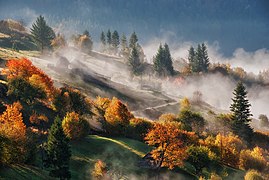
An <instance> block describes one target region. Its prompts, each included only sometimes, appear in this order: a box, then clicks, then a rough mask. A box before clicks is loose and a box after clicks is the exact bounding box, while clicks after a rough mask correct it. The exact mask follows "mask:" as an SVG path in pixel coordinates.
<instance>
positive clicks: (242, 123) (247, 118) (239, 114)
mask: <svg viewBox="0 0 269 180" xmlns="http://www.w3.org/2000/svg"><path fill="white" fill-rule="evenodd" d="M233 94H234V98H232V101H233V103H232V104H231V106H230V110H231V112H232V120H231V127H232V130H233V132H234V133H235V134H236V135H238V136H239V137H241V138H243V139H244V140H245V141H247V142H249V140H250V139H251V135H252V133H253V129H252V128H251V127H250V122H251V116H252V114H251V113H250V106H251V105H250V103H249V101H248V99H247V91H246V88H245V86H244V85H243V83H242V82H239V83H238V84H237V86H236V88H235V90H234V92H233Z"/></svg>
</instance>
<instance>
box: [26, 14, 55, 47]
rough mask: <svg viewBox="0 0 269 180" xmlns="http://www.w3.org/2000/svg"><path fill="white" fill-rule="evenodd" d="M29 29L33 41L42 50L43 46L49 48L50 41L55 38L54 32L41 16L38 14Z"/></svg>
mask: <svg viewBox="0 0 269 180" xmlns="http://www.w3.org/2000/svg"><path fill="white" fill-rule="evenodd" d="M30 31H31V34H32V38H33V40H34V42H35V43H36V45H38V46H39V48H40V49H41V51H42V52H43V50H44V48H50V45H51V41H52V40H53V39H54V38H55V33H54V31H53V30H52V28H51V27H49V26H48V25H47V23H46V20H45V18H44V17H43V16H41V15H40V16H39V17H38V18H37V20H36V22H35V23H34V24H33V25H32V28H31V29H30Z"/></svg>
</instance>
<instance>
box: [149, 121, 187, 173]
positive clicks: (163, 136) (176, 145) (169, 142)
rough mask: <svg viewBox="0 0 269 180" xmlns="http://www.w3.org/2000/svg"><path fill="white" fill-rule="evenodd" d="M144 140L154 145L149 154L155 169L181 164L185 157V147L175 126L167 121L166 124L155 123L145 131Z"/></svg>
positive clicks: (171, 167)
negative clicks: (155, 166)
mask: <svg viewBox="0 0 269 180" xmlns="http://www.w3.org/2000/svg"><path fill="white" fill-rule="evenodd" d="M145 141H146V143H147V144H148V145H150V146H153V147H154V149H153V150H152V151H151V152H150V154H151V157H152V158H153V159H154V160H155V162H156V165H157V169H160V168H161V167H168V168H169V169H173V168H174V167H176V166H183V164H184V162H183V161H184V160H185V159H186V158H187V153H186V147H185V146H184V142H183V141H182V139H181V132H180V130H179V129H178V128H177V127H176V126H174V125H172V124H169V123H167V124H166V125H164V124H160V123H155V124H154V126H153V128H152V129H151V130H150V131H149V132H148V133H147V135H146V137H145Z"/></svg>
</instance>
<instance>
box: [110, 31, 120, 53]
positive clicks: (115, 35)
mask: <svg viewBox="0 0 269 180" xmlns="http://www.w3.org/2000/svg"><path fill="white" fill-rule="evenodd" d="M111 44H112V48H113V51H114V52H117V50H118V47H119V45H120V37H119V33H118V32H117V31H116V30H115V31H114V32H113V34H112V39H111Z"/></svg>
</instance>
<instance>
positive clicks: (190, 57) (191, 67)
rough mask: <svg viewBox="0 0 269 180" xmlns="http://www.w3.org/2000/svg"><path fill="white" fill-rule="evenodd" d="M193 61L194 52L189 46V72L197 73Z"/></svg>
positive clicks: (194, 58)
mask: <svg viewBox="0 0 269 180" xmlns="http://www.w3.org/2000/svg"><path fill="white" fill-rule="evenodd" d="M195 60H196V57H195V50H194V48H193V47H192V46H191V47H190V49H189V55H188V61H189V65H190V69H191V72H197V67H196V65H197V64H196V63H195Z"/></svg>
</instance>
